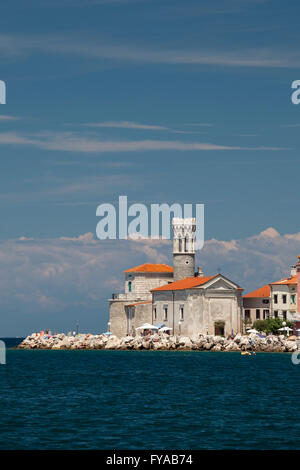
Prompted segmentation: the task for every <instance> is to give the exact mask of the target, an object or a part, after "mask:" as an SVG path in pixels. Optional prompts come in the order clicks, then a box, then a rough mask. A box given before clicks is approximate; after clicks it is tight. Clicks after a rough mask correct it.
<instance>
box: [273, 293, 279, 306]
mask: <svg viewBox="0 0 300 470" xmlns="http://www.w3.org/2000/svg"><path fill="white" fill-rule="evenodd" d="M274 304H278V295H277V294H274Z"/></svg>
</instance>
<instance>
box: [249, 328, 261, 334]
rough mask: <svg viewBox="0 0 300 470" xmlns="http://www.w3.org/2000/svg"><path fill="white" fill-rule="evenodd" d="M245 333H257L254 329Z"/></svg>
mask: <svg viewBox="0 0 300 470" xmlns="http://www.w3.org/2000/svg"><path fill="white" fill-rule="evenodd" d="M247 333H258V331H257V330H255V328H250V330H247Z"/></svg>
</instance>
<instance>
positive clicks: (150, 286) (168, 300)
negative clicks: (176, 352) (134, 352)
mask: <svg viewBox="0 0 300 470" xmlns="http://www.w3.org/2000/svg"><path fill="white" fill-rule="evenodd" d="M172 228H173V233H174V237H173V268H172V267H171V266H167V265H164V264H144V265H141V266H137V267H135V268H132V269H128V270H127V271H125V293H124V294H122V293H121V294H117V295H116V294H114V295H113V296H112V298H111V299H110V331H111V333H113V334H115V335H116V336H118V337H122V336H126V335H128V334H130V335H132V334H135V332H136V328H137V327H139V326H141V325H142V324H144V323H150V324H153V325H165V326H166V327H169V329H170V332H171V334H175V335H183V336H190V337H195V336H198V335H199V334H206V333H208V334H215V335H217V334H219V335H224V336H228V335H230V334H232V333H238V332H241V331H242V315H241V314H242V291H243V289H241V288H240V287H239V286H238V285H237V284H236V283H235V282H233V281H231V280H229V279H227V278H226V277H225V276H223V275H222V274H219V273H217V274H214V275H210V276H205V275H204V274H203V272H202V270H201V269H200V268H198V271H197V272H195V247H194V234H195V230H196V221H195V219H193V218H190V219H179V218H174V219H173V220H172Z"/></svg>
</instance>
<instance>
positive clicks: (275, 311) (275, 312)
mask: <svg viewBox="0 0 300 470" xmlns="http://www.w3.org/2000/svg"><path fill="white" fill-rule="evenodd" d="M274 317H275V318H278V310H274Z"/></svg>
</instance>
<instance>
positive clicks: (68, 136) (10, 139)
mask: <svg viewBox="0 0 300 470" xmlns="http://www.w3.org/2000/svg"><path fill="white" fill-rule="evenodd" d="M1 144H3V145H29V146H33V147H37V148H41V149H44V150H52V151H53V150H61V151H66V152H81V153H103V152H138V151H148V150H152V151H157V150H174V151H175V150H178V151H201V150H206V151H209V150H249V151H251V150H261V151H280V150H289V149H287V148H284V147H267V146H260V147H239V146H234V145H231V146H230V145H219V144H213V143H208V142H184V141H180V140H151V139H147V140H122V141H117V140H100V139H97V138H95V137H94V136H89V135H81V134H79V135H78V134H75V133H72V132H66V133H50V132H49V133H42V134H35V135H28V136H26V135H22V134H17V133H13V132H3V133H0V145H1Z"/></svg>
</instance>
